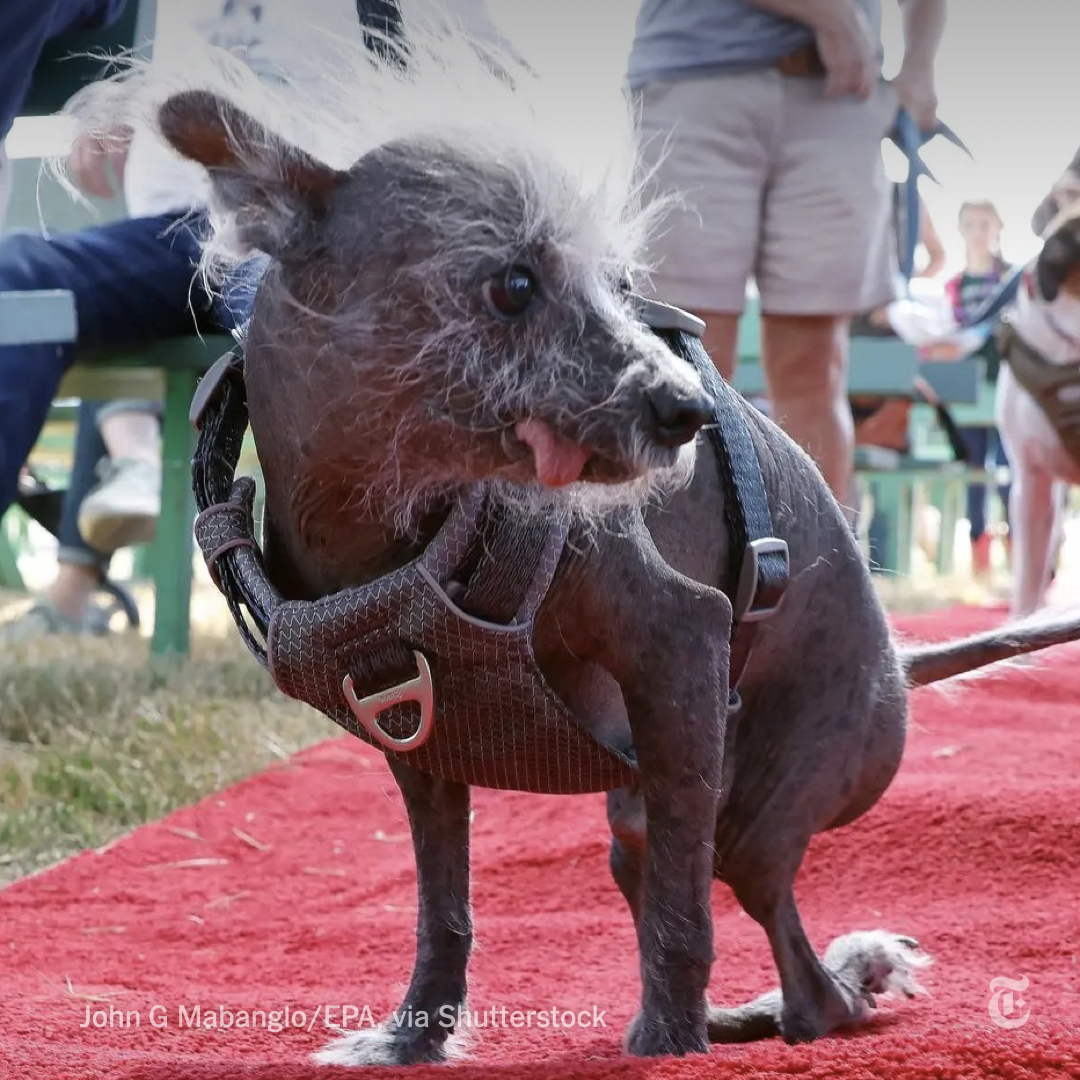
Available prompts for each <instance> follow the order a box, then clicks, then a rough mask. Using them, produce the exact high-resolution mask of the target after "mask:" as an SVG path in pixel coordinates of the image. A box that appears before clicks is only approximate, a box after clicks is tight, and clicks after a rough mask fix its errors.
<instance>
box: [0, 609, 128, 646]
mask: <svg viewBox="0 0 1080 1080" xmlns="http://www.w3.org/2000/svg"><path fill="white" fill-rule="evenodd" d="M108 633H109V625H108V620H107V619H106V618H105V617H104V613H103V612H102V611H101V610H100V609H98V608H94V607H91V608H89V609H88V610H87V613H86V615H85V616H84V617H83V618H82V619H73V618H71V616H70V615H65V614H63V612H61V611H58V610H57V609H56V608H55V607H54V606H53V605H52V604H51V603H50V602H49V601H48V600H39V601H38V602H37V603H36V604H34V606H33V607H32V608H30V610H29V611H27V612H25V613H24V614H22V615H20V616H19V617H18V618H17V619H12V620H11V621H10V622H7V623H4V625H3V626H0V644H4V645H15V644H19V643H22V642H27V641H37V640H39V639H40V638H46V637H56V636H57V635H58V634H71V635H83V634H91V635H93V636H94V637H104V636H105V635H106V634H108Z"/></svg>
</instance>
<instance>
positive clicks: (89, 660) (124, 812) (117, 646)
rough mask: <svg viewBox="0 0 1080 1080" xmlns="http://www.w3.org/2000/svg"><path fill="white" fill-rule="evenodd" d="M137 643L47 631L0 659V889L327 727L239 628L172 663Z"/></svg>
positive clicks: (330, 728)
mask: <svg viewBox="0 0 1080 1080" xmlns="http://www.w3.org/2000/svg"><path fill="white" fill-rule="evenodd" d="M147 654H148V649H147V644H146V642H145V641H144V640H143V639H141V638H138V637H134V636H130V635H129V636H121V637H117V638H116V639H115V640H111V639H110V640H86V639H52V640H48V641H43V642H39V643H35V644H33V645H27V646H20V647H18V648H11V649H9V650H7V651H5V652H4V654H3V656H0V884H3V883H5V882H7V881H11V880H14V879H15V878H17V877H19V876H21V875H23V874H27V873H30V872H31V871H34V870H37V869H40V868H41V867H44V866H47V865H49V864H51V863H54V862H56V861H57V860H59V859H62V858H64V857H65V856H67V855H70V854H71V853H73V852H75V851H78V850H80V849H82V848H86V847H99V846H101V845H102V844H105V843H107V842H109V841H110V840H113V839H115V838H116V837H117V836H119V835H121V834H123V833H125V832H127V831H129V830H130V829H132V828H134V827H135V826H137V825H139V824H141V823H143V822H145V821H149V820H152V819H154V818H158V817H161V816H162V815H164V814H166V813H168V812H169V811H170V810H173V809H175V808H176V807H179V806H183V805H185V804H188V803H191V802H194V801H196V800H197V799H200V798H202V797H203V796H205V795H207V794H209V793H210V792H213V791H216V790H219V789H220V788H222V787H224V786H225V785H227V784H231V783H233V782H235V781H237V780H239V779H241V778H242V777H244V776H248V775H250V774H251V773H253V772H256V771H258V770H259V769H262V768H264V767H265V766H266V765H268V764H269V763H271V762H272V761H274V760H276V759H279V758H282V757H285V756H287V755H288V754H290V753H291V752H293V751H294V750H297V749H299V748H300V747H302V746H305V745H308V744H310V743H312V742H315V741H318V740H319V739H322V738H326V737H328V736H331V735H334V734H335V733H337V731H338V729H337V728H336V727H334V725H333V724H332V723H331V722H330V721H329V720H327V719H325V718H324V717H321V716H319V715H318V714H317V713H315V712H313V711H312V710H310V709H307V708H305V707H304V706H301V705H298V704H297V703H295V702H291V701H289V700H288V699H286V698H285V697H283V696H282V695H281V694H279V693H278V691H277V690H276V689H275V688H274V686H273V684H272V683H271V681H270V678H269V676H268V675H267V674H266V673H265V672H264V671H263V670H262V668H260V667H259V666H258V664H256V663H255V661H254V660H253V659H252V658H251V657H250V656H249V655H248V653H247V652H246V650H245V649H244V647H243V645H242V644H241V643H240V641H239V640H238V639H237V638H236V637H235V635H229V636H228V637H217V636H212V637H203V638H201V639H200V640H197V641H196V645H195V649H194V652H193V656H192V660H191V662H190V663H189V664H186V665H184V666H182V667H176V666H171V667H170V666H167V665H162V664H155V663H150V662H148V656H147Z"/></svg>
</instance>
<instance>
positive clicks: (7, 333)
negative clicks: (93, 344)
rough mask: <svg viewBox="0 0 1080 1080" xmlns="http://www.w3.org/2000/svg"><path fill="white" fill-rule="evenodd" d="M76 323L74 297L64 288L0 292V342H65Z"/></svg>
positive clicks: (67, 340)
mask: <svg viewBox="0 0 1080 1080" xmlns="http://www.w3.org/2000/svg"><path fill="white" fill-rule="evenodd" d="M77 327H78V322H77V320H76V317H75V298H74V297H73V296H72V295H71V293H70V292H68V291H67V290H66V289H36V290H33V291H29V290H28V291H25V292H0V345H41V344H57V345H60V344H65V343H67V342H72V341H74V340H75V337H76V331H77Z"/></svg>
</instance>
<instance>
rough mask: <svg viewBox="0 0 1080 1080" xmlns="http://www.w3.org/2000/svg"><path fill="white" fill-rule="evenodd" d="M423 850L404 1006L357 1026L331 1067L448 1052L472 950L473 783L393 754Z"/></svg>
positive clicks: (331, 1057) (324, 1055)
mask: <svg viewBox="0 0 1080 1080" xmlns="http://www.w3.org/2000/svg"><path fill="white" fill-rule="evenodd" d="M388 760H389V763H390V769H391V771H392V772H393V774H394V778H395V780H397V783H398V787H399V788H400V789H401V794H402V798H403V799H404V801H405V808H406V810H407V811H408V814H409V826H410V828H411V830H412V838H413V848H414V850H415V853H416V871H417V885H418V893H419V895H418V924H417V931H416V963H415V966H414V968H413V975H412V980H411V981H410V983H409V989H408V991H407V993H406V994H405V999H404V1001H403V1002H402V1004H401V1007H400V1008H399V1009H398V1010H397V1011H396V1012H395V1014H394V1017H393V1018H392V1019H391V1020H390V1021H388V1022H387V1023H385V1024H384V1025H383V1026H382V1027H379V1028H375V1029H368V1030H362V1031H357V1032H353V1033H351V1034H348V1035H345V1036H344V1037H343V1038H341V1039H339V1040H337V1041H336V1042H334V1043H331V1044H330V1045H329V1046H328V1047H326V1048H325V1049H324V1050H323V1051H321V1052H320V1053H319V1054H318V1055H317V1059H318V1060H319V1061H320V1062H321V1063H322V1064H324V1065H413V1064H418V1063H421V1062H439V1061H443V1060H445V1059H446V1057H447V1039H448V1038H449V1037H450V1035H451V1034H452V1033H453V1031H454V1027H455V1022H456V1020H457V1018H458V1015H459V1012H460V1010H461V1008H462V1007H463V1005H464V1003H465V991H466V968H467V966H468V961H469V952H470V950H471V948H472V915H471V912H470V908H469V788H468V786H467V785H465V784H455V783H449V782H447V781H444V780H439V779H436V778H435V777H432V776H428V775H427V774H425V773H420V772H417V771H416V770H415V769H412V768H410V767H409V766H408V765H405V764H403V763H402V762H400V761H397V760H395V759H394V758H393V757H390V758H389V759H388Z"/></svg>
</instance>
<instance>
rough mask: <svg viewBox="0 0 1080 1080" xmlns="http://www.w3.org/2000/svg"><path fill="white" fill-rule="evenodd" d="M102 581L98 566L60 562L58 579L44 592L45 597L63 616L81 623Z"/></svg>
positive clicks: (57, 572)
mask: <svg viewBox="0 0 1080 1080" xmlns="http://www.w3.org/2000/svg"><path fill="white" fill-rule="evenodd" d="M100 581H101V574H100V573H99V571H98V569H97V567H96V566H91V565H89V564H87V563H75V562H59V563H57V567H56V577H55V578H54V579H53V582H52V584H51V585H50V586H49V587H48V588H47V589H46V590H45V591H44V596H45V598H46V599H47V600H48V601H49V603H51V604H52V606H53V607H54V608H56V610H57V611H59V612H60V614H61V615H64V616H66V617H67V618H69V619H73V620H75V621H81V620H82V619H83V618H84V617H85V616H86V608H87V605H88V604H89V603H90V597H91V596H93V595H94V591H95V590H96V589H97V587H98V584H99V582H100Z"/></svg>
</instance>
